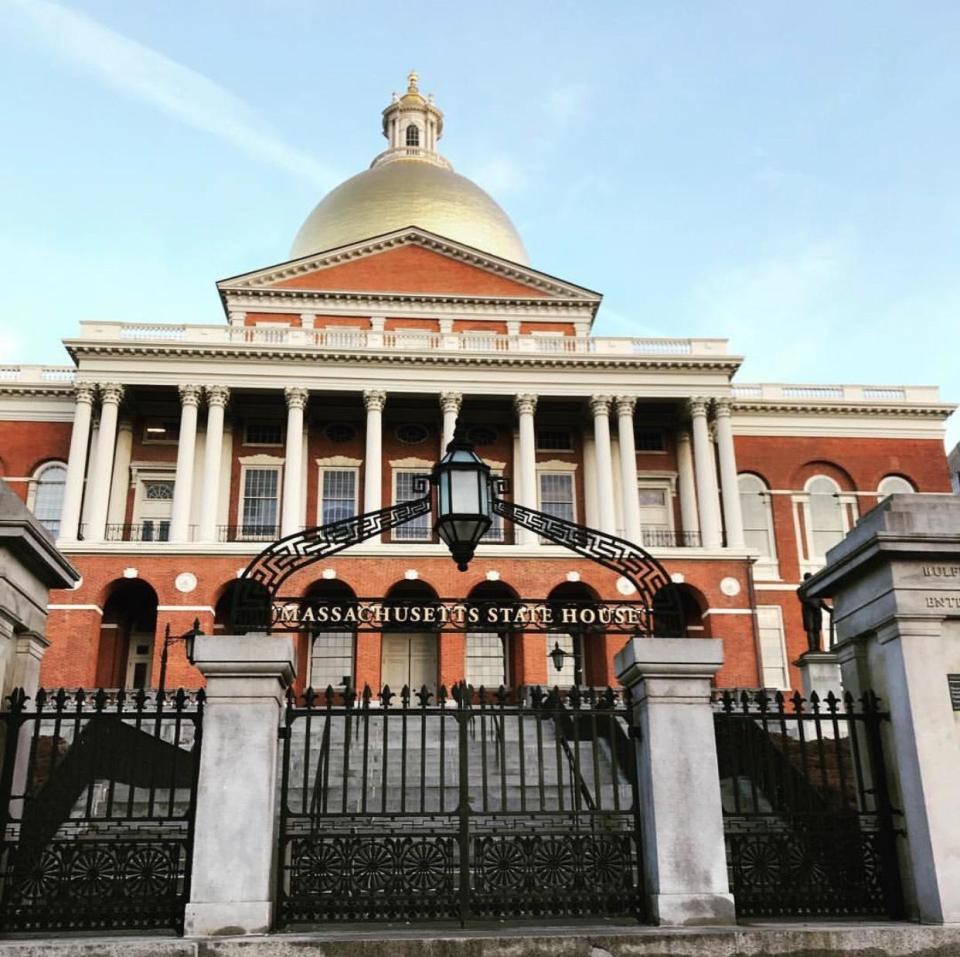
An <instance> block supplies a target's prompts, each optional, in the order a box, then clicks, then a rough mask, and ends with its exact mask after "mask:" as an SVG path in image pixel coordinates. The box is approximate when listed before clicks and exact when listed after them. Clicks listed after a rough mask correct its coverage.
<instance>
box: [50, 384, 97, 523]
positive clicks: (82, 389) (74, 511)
mask: <svg viewBox="0 0 960 957" xmlns="http://www.w3.org/2000/svg"><path fill="white" fill-rule="evenodd" d="M74 391H75V393H76V400H75V401H74V406H73V431H72V432H71V433H70V454H69V457H68V458H67V478H66V481H65V483H64V488H63V510H62V511H61V513H60V536H59V539H60V541H61V542H75V541H76V540H77V532H78V530H79V527H80V504H81V502H82V501H83V479H84V475H85V473H86V470H87V444H88V443H89V441H90V419H91V418H92V414H93V399H94V396H95V394H96V389H95V386H94V385H93V384H92V383H89V382H78V383H77V384H76V385H75V386H74Z"/></svg>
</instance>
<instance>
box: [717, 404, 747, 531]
mask: <svg viewBox="0 0 960 957" xmlns="http://www.w3.org/2000/svg"><path fill="white" fill-rule="evenodd" d="M713 414H714V422H715V427H716V433H717V458H718V460H719V462H720V495H721V496H722V498H723V527H724V528H725V529H726V530H727V546H728V547H729V548H743V547H744V540H743V512H742V510H741V508H740V486H739V484H738V482H737V457H736V453H735V452H734V448H733V426H732V424H731V422H730V400H729V399H715V400H714V402H713Z"/></svg>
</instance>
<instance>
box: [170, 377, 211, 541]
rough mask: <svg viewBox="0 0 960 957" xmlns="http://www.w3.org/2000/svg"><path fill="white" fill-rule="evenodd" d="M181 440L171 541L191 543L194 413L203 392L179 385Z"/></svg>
mask: <svg viewBox="0 0 960 957" xmlns="http://www.w3.org/2000/svg"><path fill="white" fill-rule="evenodd" d="M179 392H180V438H179V441H178V442H177V472H176V479H175V481H174V486H173V509H172V511H171V513H170V541H171V542H188V541H190V504H191V499H192V497H193V460H194V456H195V452H196V448H197V413H198V410H199V408H200V397H201V395H202V394H203V389H202V388H201V387H200V386H198V385H181V386H180V387H179Z"/></svg>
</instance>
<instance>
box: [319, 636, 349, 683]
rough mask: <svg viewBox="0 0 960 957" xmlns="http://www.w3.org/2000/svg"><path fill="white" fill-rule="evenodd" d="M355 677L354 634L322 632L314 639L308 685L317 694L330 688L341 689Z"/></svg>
mask: <svg viewBox="0 0 960 957" xmlns="http://www.w3.org/2000/svg"><path fill="white" fill-rule="evenodd" d="M352 676H353V633H352V632H349V631H335V632H322V633H320V634H318V635H317V636H316V637H315V638H314V639H313V648H312V650H311V653H310V676H309V680H308V684H309V685H310V687H312V688H313V689H314V690H315V691H317V692H323V691H324V690H326V688H327V687H328V686H331V687H333V688H336V689H340V688H343V687H345V686H346V685H349V684H350V683H351V679H352Z"/></svg>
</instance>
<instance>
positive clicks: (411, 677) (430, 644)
mask: <svg viewBox="0 0 960 957" xmlns="http://www.w3.org/2000/svg"><path fill="white" fill-rule="evenodd" d="M436 601H437V593H436V592H435V591H434V590H433V589H432V588H431V587H430V586H429V585H427V584H425V583H424V582H421V581H403V582H398V583H397V584H396V585H394V586H393V587H392V588H391V589H390V590H389V591H388V592H387V596H386V598H385V599H384V605H386V606H388V607H390V606H392V607H391V619H392V622H391V623H390V624H389V625H385V626H384V629H383V638H382V641H381V644H380V683H381V684H382V685H384V686H387V685H389V687H390V690H391V691H394V690H396V691H399V690H400V689H401V688H403V687H404V686H406V687H409V688H421V687H423V686H426V687H427V688H431V689H432V688H435V687H436V685H437V676H438V673H439V664H440V662H439V657H440V656H439V642H438V640H437V632H436V629H435V628H429V627H425V626H424V625H423V624H421V623H420V622H419V621H414V620H412V619H413V617H414V616H413V614H412V612H413V610H414V607H413V606H422V605H430V604H432V603H434V602H436ZM408 612H409V613H408Z"/></svg>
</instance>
